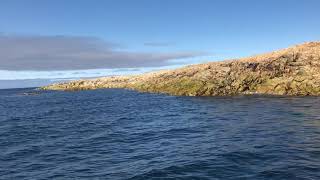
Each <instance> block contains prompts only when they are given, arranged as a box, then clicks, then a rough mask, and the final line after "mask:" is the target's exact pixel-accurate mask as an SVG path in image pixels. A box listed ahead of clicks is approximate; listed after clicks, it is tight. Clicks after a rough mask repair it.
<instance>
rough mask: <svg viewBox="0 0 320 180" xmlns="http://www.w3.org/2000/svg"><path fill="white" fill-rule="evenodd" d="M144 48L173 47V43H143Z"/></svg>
mask: <svg viewBox="0 0 320 180" xmlns="http://www.w3.org/2000/svg"><path fill="white" fill-rule="evenodd" d="M144 45H145V46H149V47H168V46H173V45H175V43H172V42H145V43H144Z"/></svg>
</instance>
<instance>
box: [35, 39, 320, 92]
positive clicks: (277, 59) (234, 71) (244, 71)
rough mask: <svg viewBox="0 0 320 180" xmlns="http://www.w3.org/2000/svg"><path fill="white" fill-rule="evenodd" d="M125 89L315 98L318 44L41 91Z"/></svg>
mask: <svg viewBox="0 0 320 180" xmlns="http://www.w3.org/2000/svg"><path fill="white" fill-rule="evenodd" d="M98 88H126V89H133V90H137V91H142V92H152V93H166V94H170V95H183V96H226V95H244V94H266V95H297V96H307V95H314V96H319V95H320V42H309V43H304V44H301V45H296V46H293V47H290V48H287V49H282V50H279V51H274V52H271V53H266V54H262V55H257V56H253V57H248V58H242V59H233V60H226V61H221V62H210V63H205V64H198V65H190V66H186V67H183V68H179V69H175V70H164V71H157V72H150V73H146V74H142V75H132V76H113V77H103V78H97V79H91V80H76V81H71V82H66V83H57V84H52V85H49V86H46V87H42V88H41V89H43V90H72V91H74V90H89V89H98Z"/></svg>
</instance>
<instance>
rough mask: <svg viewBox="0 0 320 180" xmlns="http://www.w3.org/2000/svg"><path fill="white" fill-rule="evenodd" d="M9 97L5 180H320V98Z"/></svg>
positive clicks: (5, 101)
mask: <svg viewBox="0 0 320 180" xmlns="http://www.w3.org/2000/svg"><path fill="white" fill-rule="evenodd" d="M34 92H36V91H34V90H32V89H12V90H0V179H112V180H117V179H132V180H137V179H320V98H319V97H261V96H260V97H259V96H256V97H253V96H250V97H249V96H242V97H174V96H166V95H156V94H145V93H138V92H134V91H128V90H113V89H110V90H95V91H82V92H40V93H37V92H36V93H34Z"/></svg>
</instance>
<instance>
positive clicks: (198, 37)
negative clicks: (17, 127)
mask: <svg viewBox="0 0 320 180" xmlns="http://www.w3.org/2000/svg"><path fill="white" fill-rule="evenodd" d="M319 7H320V1H318V0H304V1H301V0H260V1H257V0H239V1H236V0H161V1H156V0H135V1H131V0H106V1H100V0H68V1H65V0H50V1H49V0H23V1H21V0H20V1H18V0H2V1H0V53H2V54H3V55H2V56H1V54H0V57H1V59H2V60H1V64H2V65H1V64H0V80H6V78H5V77H7V76H8V73H10V76H11V77H16V78H17V79H19V84H21V83H20V82H21V79H23V77H26V76H25V75H21V74H23V73H29V74H30V75H29V76H28V77H29V79H37V78H43V79H51V78H52V79H56V78H59V77H57V76H55V75H52V77H51V76H50V73H51V72H53V73H56V72H57V71H58V72H59V73H60V74H61V77H60V78H73V77H70V76H74V75H72V74H73V73H70V71H72V72H74V71H78V72H79V73H76V74H78V75H77V77H78V76H81V75H79V74H81V73H82V72H84V74H86V75H85V76H90V73H91V72H95V73H93V74H92V76H94V74H96V73H97V72H99V73H100V75H109V74H110V72H114V73H115V74H117V73H119V72H120V73H121V69H123V72H125V73H128V72H131V71H132V69H133V70H134V72H137V71H141V72H142V71H146V70H152V69H159V68H161V67H162V66H163V67H165V68H168V67H169V66H171V65H172V67H177V66H181V65H184V64H190V63H200V62H206V61H209V60H210V61H211V60H212V61H214V60H221V59H226V58H236V57H243V56H248V55H253V54H258V53H262V52H267V51H272V50H275V49H279V48H284V47H287V46H290V45H294V44H298V43H302V42H305V41H318V40H319V39H320V21H319V17H320V11H319ZM57 37H58V38H57ZM57 39H59V40H57ZM1 41H2V43H1ZM29 41H30V43H29ZM1 44H2V45H1ZM5 44H10V45H11V46H10V47H7V46H6V45H5ZM90 45H92V47H90ZM4 46H6V47H5V48H4V50H3V51H1V47H4ZM71 46H72V48H71ZM73 46H74V47H73ZM52 49H53V50H52ZM62 49H63V50H62ZM80 51H81V52H80ZM83 52H85V53H83ZM24 53H26V54H24ZM54 53H56V54H54ZM59 53H60V54H59ZM17 54H18V55H20V56H18V55H17ZM70 57H71V58H70ZM108 58H109V59H108ZM22 62H23V63H22ZM86 67H88V69H90V70H86ZM146 67H147V68H146ZM130 68H132V69H130ZM169 68H170V67H169ZM92 69H98V70H92ZM100 69H103V70H100ZM119 69H120V70H119ZM128 69H129V71H128ZM137 69H138V70H137ZM8 71H9V72H8ZM21 71H23V72H21ZM43 71H45V72H43ZM104 72H105V73H104ZM43 73H45V74H46V75H45V76H44V75H43ZM88 73H89V75H88ZM111 74H112V73H111ZM5 75H6V76H5ZM1 77H2V78H1ZM7 79H8V78H7ZM11 80H14V78H11ZM0 83H1V82H0ZM2 86H4V87H5V84H4V85H2ZM0 87H1V85H0Z"/></svg>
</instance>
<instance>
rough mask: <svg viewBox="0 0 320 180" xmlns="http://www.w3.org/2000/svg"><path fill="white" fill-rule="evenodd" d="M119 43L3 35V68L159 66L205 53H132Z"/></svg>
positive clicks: (0, 40)
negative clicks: (121, 47) (121, 48)
mask: <svg viewBox="0 0 320 180" xmlns="http://www.w3.org/2000/svg"><path fill="white" fill-rule="evenodd" d="M119 47H120V46H118V45H117V44H115V43H109V42H105V41H103V40H101V39H99V38H93V37H80V36H19V35H4V34H0V70H9V71H28V70H30V71H56V70H60V71H61V70H62V71H63V70H84V69H104V68H108V69H112V68H137V67H159V66H166V65H169V64H170V60H175V59H184V58H192V57H196V56H202V55H204V53H201V52H168V53H158V52H157V53H150V52H130V51H125V50H119Z"/></svg>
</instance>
